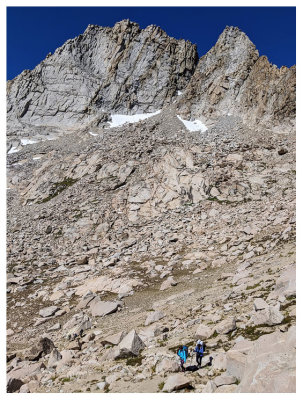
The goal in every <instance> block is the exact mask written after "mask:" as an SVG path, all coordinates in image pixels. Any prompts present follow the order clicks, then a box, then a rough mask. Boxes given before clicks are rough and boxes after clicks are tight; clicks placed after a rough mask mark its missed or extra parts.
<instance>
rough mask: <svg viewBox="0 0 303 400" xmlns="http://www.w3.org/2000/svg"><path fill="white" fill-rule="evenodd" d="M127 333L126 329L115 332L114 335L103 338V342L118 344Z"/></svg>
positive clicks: (104, 343)
mask: <svg viewBox="0 0 303 400" xmlns="http://www.w3.org/2000/svg"><path fill="white" fill-rule="evenodd" d="M125 335H126V333H125V332H124V331H121V332H118V333H115V334H114V335H109V336H106V338H104V339H102V340H101V344H102V345H103V346H105V345H106V344H110V345H114V346H115V345H117V344H119V343H120V342H121V340H122V339H123V338H124V337H125Z"/></svg>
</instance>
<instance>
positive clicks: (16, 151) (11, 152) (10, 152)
mask: <svg viewBox="0 0 303 400" xmlns="http://www.w3.org/2000/svg"><path fill="white" fill-rule="evenodd" d="M18 151H20V149H17V147H14V146H13V147H11V148H10V149H9V151H8V152H7V154H13V153H18Z"/></svg>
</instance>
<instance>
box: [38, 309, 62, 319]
mask: <svg viewBox="0 0 303 400" xmlns="http://www.w3.org/2000/svg"><path fill="white" fill-rule="evenodd" d="M58 310H59V307H57V306H50V307H46V308H42V309H41V310H40V311H39V315H41V317H43V318H47V317H51V316H52V315H54V314H55V312H56V311H58Z"/></svg>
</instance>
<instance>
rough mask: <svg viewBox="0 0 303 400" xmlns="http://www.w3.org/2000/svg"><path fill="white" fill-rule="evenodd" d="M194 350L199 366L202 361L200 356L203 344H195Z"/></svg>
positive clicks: (201, 355)
mask: <svg viewBox="0 0 303 400" xmlns="http://www.w3.org/2000/svg"><path fill="white" fill-rule="evenodd" d="M194 352H196V361H197V364H198V367H201V363H202V357H203V353H204V351H203V345H201V344H200V343H199V344H197V346H196V348H195V350H194Z"/></svg>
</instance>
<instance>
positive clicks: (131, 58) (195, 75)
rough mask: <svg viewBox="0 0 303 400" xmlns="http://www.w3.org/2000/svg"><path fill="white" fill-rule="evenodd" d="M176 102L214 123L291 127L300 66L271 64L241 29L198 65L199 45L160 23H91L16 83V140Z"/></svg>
mask: <svg viewBox="0 0 303 400" xmlns="http://www.w3.org/2000/svg"><path fill="white" fill-rule="evenodd" d="M181 91H184V94H183V95H182V96H181V98H180V99H178V97H179V96H177V95H178V93H180V92H181ZM176 99H177V101H178V108H177V109H178V111H179V112H180V114H182V115H183V116H184V117H186V118H193V119H195V118H202V119H203V120H205V121H212V120H214V119H216V118H218V116H220V115H222V114H223V115H224V114H228V113H230V114H233V115H234V114H235V115H237V116H240V117H241V118H242V119H243V121H244V122H245V123H248V124H256V123H257V124H263V125H265V126H266V127H271V126H272V125H274V126H279V127H280V129H289V128H291V127H293V125H294V118H295V67H292V68H290V69H289V68H286V67H282V68H281V69H278V68H277V67H276V66H273V65H271V64H270V63H269V62H268V61H267V59H266V57H259V54H258V51H257V50H256V48H255V46H254V45H253V43H252V42H251V41H250V40H249V39H248V37H247V36H246V35H245V34H244V33H243V32H241V31H240V30H239V29H238V28H234V27H227V28H226V29H225V30H224V32H223V33H222V34H221V35H220V37H219V39H218V41H217V43H216V44H215V46H214V47H213V48H212V49H211V50H210V51H209V52H208V53H207V54H206V55H205V56H203V57H202V58H201V59H200V60H199V62H198V55H197V50H196V46H195V45H193V44H192V43H190V42H188V41H184V40H176V39H173V38H170V37H169V36H167V35H166V33H165V32H163V31H162V30H161V29H160V28H159V27H157V26H155V25H150V26H148V27H147V28H146V29H143V30H140V28H139V26H138V25H137V24H135V23H132V22H130V21H128V20H124V21H121V22H119V23H117V24H116V25H115V26H114V27H113V28H102V27H99V26H93V25H89V26H88V28H87V29H86V31H85V32H84V33H83V34H82V35H80V36H78V37H76V38H75V39H72V40H68V41H67V42H66V43H65V44H64V45H63V46H62V47H60V48H58V49H57V50H56V51H55V53H54V54H53V55H52V54H49V55H48V56H47V57H46V59H45V60H43V61H42V62H41V63H40V64H39V65H38V66H37V67H36V68H35V69H34V70H32V71H24V72H23V73H22V74H20V75H19V76H18V77H16V78H15V79H13V80H12V81H9V82H8V85H7V107H8V109H7V110H8V112H7V116H8V126H7V130H8V135H9V136H13V137H14V136H17V137H18V136H20V134H21V133H22V134H23V135H24V136H28V135H33V133H36V134H39V133H41V132H42V134H45V132H56V131H58V130H59V131H60V130H61V131H62V130H69V131H74V130H76V129H79V128H80V127H83V126H84V125H92V126H98V125H99V124H102V123H104V122H105V121H106V120H107V114H106V113H108V112H112V113H119V114H136V113H142V112H154V111H157V110H159V109H162V108H163V107H164V106H168V105H170V104H172V103H173V101H175V100H176ZM43 132H44V133H43Z"/></svg>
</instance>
